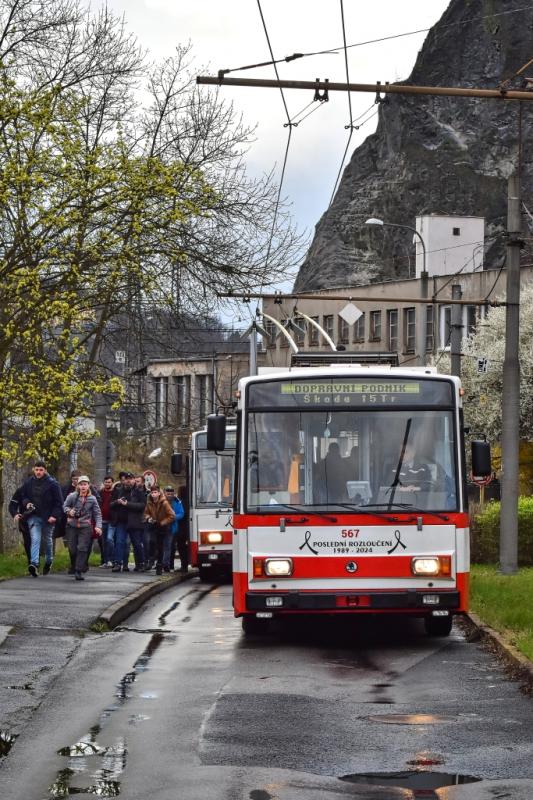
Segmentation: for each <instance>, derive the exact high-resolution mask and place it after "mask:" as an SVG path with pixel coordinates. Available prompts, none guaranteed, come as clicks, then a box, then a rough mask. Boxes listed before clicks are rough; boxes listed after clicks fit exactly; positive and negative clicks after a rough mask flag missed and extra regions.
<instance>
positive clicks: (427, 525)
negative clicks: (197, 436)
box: [207, 366, 490, 635]
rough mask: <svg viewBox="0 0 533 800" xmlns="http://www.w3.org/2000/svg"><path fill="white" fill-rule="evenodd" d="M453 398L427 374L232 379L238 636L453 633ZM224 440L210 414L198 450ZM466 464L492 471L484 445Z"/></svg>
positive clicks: (464, 580) (461, 468)
mask: <svg viewBox="0 0 533 800" xmlns="http://www.w3.org/2000/svg"><path fill="white" fill-rule="evenodd" d="M461 394H462V391H461V388H460V381H459V379H458V378H456V377H453V376H449V375H441V374H437V373H436V372H435V370H432V369H430V368H420V369H403V368H394V367H376V366H369V367H361V366H331V367H323V368H313V369H296V370H290V371H289V370H287V371H280V372H276V373H269V374H265V375H258V376H252V377H247V378H244V379H242V380H241V382H240V384H239V392H238V395H239V397H238V426H237V463H236V489H235V501H234V514H233V589H234V611H235V615H236V616H237V617H242V618H243V627H244V629H245V631H246V630H253V629H256V628H258V627H259V626H261V625H262V624H264V622H263V621H264V620H267V619H270V618H272V617H278V616H279V617H281V616H284V615H289V614H291V615H295V614H345V615H346V614H367V613H374V614H376V613H388V614H403V615H414V616H419V617H423V618H424V620H425V625H426V630H427V631H428V633H430V634H432V635H447V634H448V633H449V631H450V629H451V624H452V616H453V615H454V614H458V613H461V612H464V611H466V610H467V608H468V582H469V522H468V514H467V497H466V466H465V458H464V446H463V445H464V442H463V438H464V432H463V420H462V397H461ZM224 433H225V422H224V418H223V417H222V416H216V415H213V416H212V417H210V418H209V420H208V443H207V444H208V447H214V448H221V447H222V446H223V441H224ZM472 457H473V469H474V472H475V474H478V475H481V474H486V473H487V472H490V453H489V451H488V445H487V444H486V443H485V442H473V443H472Z"/></svg>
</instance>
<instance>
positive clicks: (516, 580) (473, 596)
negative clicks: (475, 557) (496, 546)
mask: <svg viewBox="0 0 533 800" xmlns="http://www.w3.org/2000/svg"><path fill="white" fill-rule="evenodd" d="M470 580H471V582H470V607H471V609H472V611H474V612H475V613H476V614H477V615H478V616H479V617H480V618H481V619H482V620H483V622H485V623H486V624H487V625H490V627H491V628H494V629H495V630H497V631H499V632H500V633H503V634H506V635H507V636H508V637H509V639H510V641H511V642H512V644H514V646H515V647H516V648H517V649H518V650H520V652H521V653H523V654H524V655H525V656H527V658H529V659H531V660H532V661H533V567H522V568H521V569H520V570H519V571H518V572H517V574H516V575H500V574H499V573H498V568H497V567H496V566H492V565H486V564H473V565H472V569H471V574H470Z"/></svg>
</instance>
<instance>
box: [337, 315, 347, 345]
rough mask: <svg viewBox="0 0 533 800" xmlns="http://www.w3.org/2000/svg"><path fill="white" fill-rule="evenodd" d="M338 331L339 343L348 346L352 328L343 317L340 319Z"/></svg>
mask: <svg viewBox="0 0 533 800" xmlns="http://www.w3.org/2000/svg"><path fill="white" fill-rule="evenodd" d="M338 330H339V339H338V341H339V342H342V344H348V342H349V341H350V326H349V325H348V323H347V322H346V320H345V319H343V318H342V317H339V328H338Z"/></svg>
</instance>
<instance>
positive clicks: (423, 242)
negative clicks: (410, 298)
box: [365, 217, 426, 273]
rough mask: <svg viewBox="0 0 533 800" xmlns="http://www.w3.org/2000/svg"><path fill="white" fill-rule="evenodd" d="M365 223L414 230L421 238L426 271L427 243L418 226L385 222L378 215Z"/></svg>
mask: <svg viewBox="0 0 533 800" xmlns="http://www.w3.org/2000/svg"><path fill="white" fill-rule="evenodd" d="M365 225H386V226H387V228H403V229H404V230H406V231H412V232H413V233H414V234H415V236H418V238H419V239H420V244H421V245H422V272H423V273H425V272H426V243H425V241H424V240H423V238H422V235H421V234H420V233H419V232H418V231H417V229H416V228H412V227H411V226H410V225H400V224H399V223H398V222H383V220H382V219H377V218H376V217H370V219H367V220H366V222H365Z"/></svg>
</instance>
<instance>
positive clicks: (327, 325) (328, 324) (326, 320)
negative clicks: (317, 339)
mask: <svg viewBox="0 0 533 800" xmlns="http://www.w3.org/2000/svg"><path fill="white" fill-rule="evenodd" d="M322 327H323V328H324V330H325V331H326V333H327V334H328V336H329V338H330V339H331V340H333V314H327V315H326V316H325V317H323V325H322ZM324 344H325V343H324Z"/></svg>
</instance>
